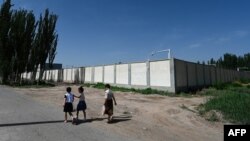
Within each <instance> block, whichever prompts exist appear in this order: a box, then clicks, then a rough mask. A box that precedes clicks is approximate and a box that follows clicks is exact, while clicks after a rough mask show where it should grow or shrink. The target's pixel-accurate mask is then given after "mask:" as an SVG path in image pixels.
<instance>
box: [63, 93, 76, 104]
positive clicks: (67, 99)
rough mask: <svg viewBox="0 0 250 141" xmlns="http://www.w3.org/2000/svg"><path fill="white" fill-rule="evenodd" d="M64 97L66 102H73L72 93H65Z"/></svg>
mask: <svg viewBox="0 0 250 141" xmlns="http://www.w3.org/2000/svg"><path fill="white" fill-rule="evenodd" d="M64 98H66V102H68V103H73V101H74V95H73V94H71V93H66V94H65V95H64Z"/></svg>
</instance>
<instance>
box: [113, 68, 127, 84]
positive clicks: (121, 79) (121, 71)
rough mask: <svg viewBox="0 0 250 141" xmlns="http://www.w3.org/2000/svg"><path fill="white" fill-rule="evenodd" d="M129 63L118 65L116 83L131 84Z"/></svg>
mask: <svg viewBox="0 0 250 141" xmlns="http://www.w3.org/2000/svg"><path fill="white" fill-rule="evenodd" d="M128 66H129V65H128V64H121V65H116V84H123V85H128V84H129V82H128V81H129V68H128Z"/></svg>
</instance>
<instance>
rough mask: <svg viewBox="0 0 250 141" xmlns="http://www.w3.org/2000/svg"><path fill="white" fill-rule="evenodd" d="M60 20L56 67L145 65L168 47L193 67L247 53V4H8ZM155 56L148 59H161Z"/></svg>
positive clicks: (189, 0) (19, 0)
mask: <svg viewBox="0 0 250 141" xmlns="http://www.w3.org/2000/svg"><path fill="white" fill-rule="evenodd" d="M12 3H13V4H15V8H20V7H21V8H26V9H30V10H33V11H34V13H35V14H36V15H39V14H40V13H41V12H43V11H44V9H45V8H49V9H50V11H52V12H53V13H55V14H57V15H58V16H59V20H58V23H57V32H58V33H59V42H58V50H57V56H56V59H55V62H58V63H63V65H64V66H92V65H101V64H113V63H117V62H134V61H146V60H147V59H148V58H149V54H150V53H151V52H152V51H158V50H162V49H168V48H170V49H171V51H172V55H173V56H174V57H175V58H179V59H184V60H188V61H194V62H197V61H198V60H208V59H210V58H212V57H213V58H215V59H218V57H220V56H222V55H223V54H224V53H226V52H228V53H234V54H237V55H242V54H244V53H247V52H250V17H249V16H250V15H249V13H250V8H249V6H250V1H249V0H72V1H70V0H12ZM166 57H167V56H166V53H160V54H157V55H155V56H154V57H151V58H150V59H163V58H166Z"/></svg>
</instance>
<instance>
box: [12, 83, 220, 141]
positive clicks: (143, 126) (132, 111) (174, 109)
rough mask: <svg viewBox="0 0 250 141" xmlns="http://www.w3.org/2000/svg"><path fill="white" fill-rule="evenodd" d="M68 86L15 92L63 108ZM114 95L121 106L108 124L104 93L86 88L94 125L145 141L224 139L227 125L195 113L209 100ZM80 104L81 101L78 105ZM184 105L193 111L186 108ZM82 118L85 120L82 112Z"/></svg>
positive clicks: (74, 88)
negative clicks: (103, 112)
mask: <svg viewBox="0 0 250 141" xmlns="http://www.w3.org/2000/svg"><path fill="white" fill-rule="evenodd" d="M66 87H67V86H57V87H52V88H39V89H38V88H15V89H16V91H17V92H20V93H21V94H25V95H29V96H31V97H32V98H34V99H35V100H39V101H42V102H47V103H48V104H52V105H55V106H58V108H61V109H62V108H63V107H62V104H63V100H64V99H63V96H64V94H65V89H66ZM77 88H78V86H76V85H74V86H72V92H73V93H74V94H76V95H77V94H78V93H77ZM114 94H115V97H116V100H117V104H118V105H117V106H115V107H114V121H113V123H112V124H107V123H106V122H107V119H104V117H105V116H102V115H101V109H102V105H103V103H104V90H100V89H94V88H85V97H86V103H87V107H88V108H87V110H86V112H87V118H88V119H93V120H92V121H93V122H91V126H93V127H96V128H101V129H103V130H110V131H112V132H114V133H117V134H122V135H125V136H128V137H129V136H133V137H135V138H138V139H139V140H144V141H167V140H169V141H172V140H176V141H221V140H223V123H222V122H209V121H206V120H205V119H204V118H202V117H200V116H199V115H198V114H197V111H196V110H195V107H197V106H198V105H199V104H200V103H203V102H205V101H206V98H205V97H192V98H186V97H168V96H160V95H141V94H136V93H132V92H114ZM77 102H78V99H76V100H75V102H74V104H75V105H76V104H77ZM183 105H184V106H186V107H188V109H191V110H187V109H185V108H182V107H183ZM74 107H76V106H74ZM74 114H75V113H74ZM80 118H83V115H82V113H80ZM94 119H95V120H94ZM79 126H81V125H79Z"/></svg>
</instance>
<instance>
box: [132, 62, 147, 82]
mask: <svg viewBox="0 0 250 141" xmlns="http://www.w3.org/2000/svg"><path fill="white" fill-rule="evenodd" d="M146 77H147V66H146V63H134V64H131V85H139V86H146V85H147V80H146V79H147V78H146Z"/></svg>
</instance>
